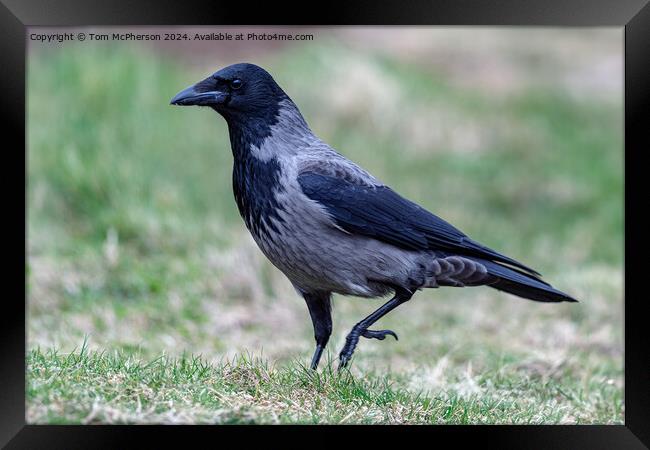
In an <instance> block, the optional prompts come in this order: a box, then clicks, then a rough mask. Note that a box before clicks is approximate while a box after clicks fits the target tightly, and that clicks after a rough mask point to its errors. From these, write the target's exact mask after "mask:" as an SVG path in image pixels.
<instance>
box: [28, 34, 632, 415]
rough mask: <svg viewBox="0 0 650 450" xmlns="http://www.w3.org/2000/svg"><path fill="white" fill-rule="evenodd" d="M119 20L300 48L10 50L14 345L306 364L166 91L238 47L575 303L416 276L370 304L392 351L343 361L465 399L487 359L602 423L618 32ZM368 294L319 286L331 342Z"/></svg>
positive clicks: (308, 335)
mask: <svg viewBox="0 0 650 450" xmlns="http://www.w3.org/2000/svg"><path fill="white" fill-rule="evenodd" d="M116 30H118V29H114V28H92V29H89V28H86V29H82V28H80V29H70V28H67V29H65V30H63V29H59V30H57V29H46V28H31V29H30V30H29V32H30V33H32V32H36V33H48V32H63V31H66V32H70V31H72V32H78V31H84V32H86V33H89V32H96V33H111V32H113V31H116ZM118 31H122V32H125V31H133V32H140V33H145V32H149V33H152V32H155V33H165V32H174V33H188V34H190V35H194V33H197V32H198V33H210V32H224V33H225V32H229V33H233V34H235V33H240V32H241V33H244V34H246V33H248V32H251V31H253V32H257V33H261V32H266V33H270V32H278V33H290V34H295V33H304V34H313V40H310V41H293V42H278V41H247V40H244V41H241V42H236V41H229V42H217V41H207V42H206V41H187V42H183V41H181V42H178V41H162V42H150V43H148V42H125V41H106V42H104V41H102V42H97V41H95V42H91V41H88V40H87V41H85V42H64V43H50V44H47V43H41V42H34V41H31V42H30V43H29V54H28V90H27V96H28V111H27V127H28V129H27V132H28V155H27V158H28V185H27V205H28V236H27V241H28V242H27V244H28V267H27V280H28V346H29V347H30V348H36V347H40V348H42V349H47V348H56V349H58V350H60V351H62V352H66V351H71V350H73V349H74V348H79V347H80V346H81V345H82V343H83V341H84V338H87V340H88V346H89V347H90V348H91V349H98V350H105V351H109V352H110V351H114V350H120V351H122V352H127V353H133V354H135V355H138V356H139V357H142V358H145V359H146V358H153V357H155V356H157V355H160V354H161V353H165V354H169V355H179V354H182V353H184V352H185V353H195V354H201V355H203V357H204V358H206V359H208V360H210V361H219V360H220V359H222V358H224V357H229V356H232V355H234V354H237V353H241V352H244V351H250V352H252V353H255V354H261V355H262V356H263V357H264V358H268V359H269V360H271V361H273V362H274V363H277V364H280V365H281V364H287V363H288V362H289V361H291V360H295V359H300V360H304V361H305V363H306V362H308V360H309V358H310V357H311V353H312V351H313V345H314V342H313V331H312V328H311V322H310V320H309V316H308V313H307V309H306V307H305V305H304V301H303V300H302V299H301V298H299V297H298V296H297V295H296V293H295V292H294V290H293V288H292V287H291V285H290V284H289V282H288V281H287V279H286V278H285V277H284V276H283V275H282V273H280V272H279V271H278V270H277V269H275V268H274V267H273V266H272V265H271V264H270V263H268V262H267V261H266V259H265V258H264V257H263V255H262V254H261V252H260V251H259V250H258V249H257V247H256V246H255V244H254V242H253V241H252V239H251V238H250V237H249V234H248V232H247V231H246V229H245V227H244V225H243V223H242V221H241V219H240V217H239V215H238V212H237V208H236V205H235V202H234V199H233V196H232V191H231V169H232V154H231V151H230V143H229V140H228V132H227V127H226V124H225V122H224V121H223V120H222V119H221V118H220V117H219V116H218V115H217V114H215V113H213V112H211V111H210V110H207V109H201V108H175V107H171V106H169V100H170V99H171V97H172V96H173V95H174V94H176V93H177V92H178V91H179V90H181V89H182V88H184V87H186V86H188V85H190V84H192V83H194V82H196V81H198V80H199V79H202V78H204V77H205V76H207V75H209V74H210V73H212V72H214V71H216V70H217V69H219V68H221V67H223V66H226V65H228V64H232V63H236V62H242V61H246V62H252V63H255V64H258V65H261V66H262V67H264V68H266V69H267V70H268V71H269V72H270V73H271V74H272V75H273V76H274V78H275V79H276V81H277V82H278V84H280V86H282V87H283V88H284V90H285V91H286V92H287V93H288V94H289V95H290V96H291V97H292V99H293V100H294V101H295V103H296V104H297V105H298V106H299V107H300V109H301V111H302V113H303V115H304V116H305V118H306V119H307V121H308V122H309V124H310V125H311V127H312V129H313V131H314V132H315V133H316V134H317V135H318V136H319V137H321V138H322V139H323V140H325V141H326V142H328V143H329V144H331V145H332V146H333V147H334V148H336V149H337V150H339V151H340V152H341V153H343V154H344V155H345V156H347V157H348V158H350V159H352V160H354V161H355V162H357V163H359V164H361V165H362V166H363V167H365V168H366V169H368V170H369V171H370V172H371V173H373V174H374V175H375V176H377V177H378V178H379V179H381V180H382V181H384V182H385V183H387V184H390V185H391V186H392V187H393V188H394V189H395V190H397V191H398V192H400V193H401V194H403V195H405V196H406V197H408V198H410V199H412V200H414V201H416V202H418V203H419V204H421V205H422V206H424V207H426V208H427V209H429V210H430V211H432V212H434V213H436V214H437V215H439V216H441V217H443V218H444V219H446V220H448V221H450V222H451V223H453V224H454V225H456V226H457V227H459V228H460V229H461V230H463V231H464V232H466V233H467V234H469V235H470V236H472V237H473V238H475V239H477V240H478V241H480V242H483V243H484V244H486V245H488V246H490V247H492V248H494V249H496V250H498V251H500V252H503V253H505V254H507V255H509V256H512V257H514V258H516V259H518V260H520V261H522V262H523V263H525V264H527V265H529V266H532V267H534V268H536V269H538V270H539V271H540V272H541V273H542V274H543V275H544V276H545V279H547V280H548V281H550V282H551V283H552V284H553V285H554V286H556V287H558V288H559V289H561V290H564V291H566V292H567V293H569V294H571V295H573V296H575V297H576V298H578V299H580V301H581V302H580V303H579V304H560V305H547V304H539V303H533V302H528V301H525V300H522V299H519V298H516V297H512V296H508V295H506V294H502V293H499V292H497V291H494V290H491V289H487V288H480V289H469V288H468V289H450V288H446V289H439V290H428V291H423V292H420V293H419V294H418V295H417V296H416V297H415V298H414V301H412V302H410V303H409V304H408V305H406V306H404V307H403V308H400V309H398V310H396V311H395V312H394V313H392V314H390V315H389V316H387V317H386V318H385V319H382V322H381V325H382V328H392V329H394V330H395V331H396V332H397V333H398V334H399V336H400V340H399V342H394V341H391V340H387V341H383V342H380V341H364V342H362V343H361V345H360V349H359V351H358V352H357V353H356V354H355V365H354V366H353V373H363V371H364V370H369V369H372V368H377V369H379V370H382V371H387V370H390V371H392V372H394V373H395V374H397V378H396V379H397V380H399V382H400V383H403V384H404V385H405V386H407V387H408V388H411V389H415V390H423V391H425V392H426V391H429V392H435V391H436V390H438V389H440V388H441V387H445V388H446V389H455V390H456V391H457V392H460V393H461V394H462V393H469V394H472V393H477V392H478V393H480V392H482V391H485V390H489V389H490V383H489V382H486V380H482V379H481V378H480V376H481V373H482V372H484V371H485V370H488V369H495V368H498V369H499V370H503V371H505V372H504V373H508V374H509V375H510V376H515V377H519V378H522V377H523V378H526V379H532V380H548V379H555V380H557V382H558V383H560V384H562V383H570V384H571V385H572V386H574V387H575V388H576V389H578V390H580V389H581V390H582V391H581V392H585V393H590V392H593V391H594V390H596V389H597V390H598V392H601V390H602V389H607V391H602V395H601V394H599V395H601V396H600V397H598V398H597V399H596V400H595V401H593V402H591V403H589V408H592V409H593V411H590V412H588V413H587V412H585V411H584V410H581V409H580V408H576V409H575V410H572V412H571V413H570V414H568V415H567V416H566V417H568V418H567V419H566V420H567V421H569V422H570V421H572V420H573V421H575V420H579V419H580V417H581V416H580V414H585V416H584V417H583V418H582V420H583V421H585V420H586V421H591V422H612V421H613V422H617V423H622V420H623V409H622V395H623V394H622V392H623V391H622V390H623V360H622V358H623V344H622V342H623V331H622V330H623V328H622V311H623V272H622V264H623V137H622V123H623V122H622V120H623V105H622V86H623V83H622V74H623V66H622V62H623V59H622V44H623V32H622V30H621V29H594V28H591V29H568V28H564V29H551V28H534V29H533V28H459V27H447V28H420V27H405V28H400V27H386V28H382V27H362V28H351V27H335V28H327V27H317V28H301V29H296V28H292V29H283V28H268V27H266V28H254V29H253V28H210V27H201V28H160V27H157V28H145V27H140V28H128V29H126V28H124V29H119V30H118ZM381 302H382V300H362V299H357V298H344V297H335V299H334V306H335V308H334V333H333V336H332V340H331V341H330V348H329V350H330V352H331V354H332V356H335V355H336V354H337V352H338V351H339V350H340V348H341V346H342V345H343V342H344V339H345V335H346V333H347V332H348V331H349V329H350V328H351V326H352V325H353V324H354V323H356V322H357V321H358V320H360V319H361V318H362V317H364V316H365V315H367V314H368V313H369V312H371V311H372V310H374V309H375V308H376V307H378V306H379V305H380V304H381ZM576 386H577V387H576ZM499 395H511V396H517V395H522V393H521V392H516V391H510V392H506V391H505V390H504V391H503V392H501V393H500V394H499ZM524 395H525V394H524ZM557 396H558V400H557V402H558V403H560V404H561V403H562V402H563V401H568V400H566V399H565V398H563V397H562V395H560V394H557ZM573 400H575V399H572V401H573ZM575 401H576V402H577V400H575ZM576 404H579V402H578V403H576ZM594 405H595V406H594ZM594 411H596V412H594ZM587 417H588V418H587Z"/></svg>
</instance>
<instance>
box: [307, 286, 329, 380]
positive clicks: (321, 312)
mask: <svg viewBox="0 0 650 450" xmlns="http://www.w3.org/2000/svg"><path fill="white" fill-rule="evenodd" d="M303 297H304V298H305V302H307V308H309V315H310V316H311V321H312V324H313V325H314V337H315V338H316V351H314V356H313V357H312V359H311V365H310V367H311V368H312V369H313V370H316V368H317V367H318V362H319V361H320V357H321V355H322V354H323V350H325V346H326V345H327V341H329V339H330V335H331V334H332V302H331V298H330V293H329V292H326V293H323V292H320V293H306V294H303Z"/></svg>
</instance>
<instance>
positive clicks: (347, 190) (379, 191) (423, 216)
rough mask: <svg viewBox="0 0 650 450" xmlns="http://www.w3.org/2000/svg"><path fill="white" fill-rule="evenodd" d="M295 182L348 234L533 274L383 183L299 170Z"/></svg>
mask: <svg viewBox="0 0 650 450" xmlns="http://www.w3.org/2000/svg"><path fill="white" fill-rule="evenodd" d="M298 183H299V184H300V187H301V188H302V191H303V192H304V193H305V195H306V196H307V197H309V198H310V199H312V200H315V201H317V202H318V203H320V204H322V205H323V206H324V207H325V208H326V210H327V212H328V213H329V214H330V215H331V216H332V219H333V220H334V221H335V222H336V224H337V225H338V226H339V227H341V228H343V229H344V230H346V231H348V232H350V233H356V234H361V235H364V236H369V237H372V238H374V239H377V240H380V241H383V242H386V243H389V244H392V245H395V246H397V247H401V248H404V249H407V250H442V251H447V252H451V253H455V254H459V255H467V256H476V257H479V258H484V259H487V260H491V261H498V262H501V263H505V264H509V265H511V266H514V267H517V268H519V269H522V270H524V271H526V272H528V273H530V274H534V275H539V274H538V273H537V272H536V271H534V270H532V269H530V268H529V267H526V266H525V265H523V264H521V263H520V262H518V261H515V260H514V259H512V258H508V257H507V256H505V255H502V254H500V253H498V252H495V251H494V250H492V249H489V248H487V247H485V246H483V245H481V244H479V243H478V242H476V241H474V240H472V239H470V238H469V237H467V235H465V234H464V233H463V232H462V231H460V230H458V229H457V228H455V227H453V226H452V225H451V224H449V223H448V222H445V221H444V220H442V219H441V218H440V217H438V216H436V215H434V214H432V213H430V212H429V211H427V210H425V209H424V208H422V207H420V206H418V205H417V204H415V203H413V202H411V201H409V200H407V199H405V198H404V197H402V196H400V195H399V194H397V193H396V192H395V191H393V190H392V189H391V188H389V187H387V186H367V185H360V184H355V183H352V182H350V181H347V180H343V179H341V178H336V177H332V176H329V175H323V174H319V173H316V172H303V173H302V174H300V175H299V176H298Z"/></svg>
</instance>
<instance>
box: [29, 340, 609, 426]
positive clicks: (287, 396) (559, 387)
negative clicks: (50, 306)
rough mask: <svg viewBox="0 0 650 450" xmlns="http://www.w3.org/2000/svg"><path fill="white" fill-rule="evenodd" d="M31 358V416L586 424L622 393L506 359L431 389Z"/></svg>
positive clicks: (254, 364)
mask: <svg viewBox="0 0 650 450" xmlns="http://www.w3.org/2000/svg"><path fill="white" fill-rule="evenodd" d="M28 363H29V368H30V371H31V373H32V374H33V376H34V378H36V380H37V381H34V382H32V383H30V385H29V389H28V395H29V396H30V398H31V399H32V402H33V404H34V406H33V407H32V408H31V409H30V410H29V417H28V419H29V420H30V422H37V423H59V424H66V423H83V424H93V423H119V424H129V423H142V422H151V423H215V424H250V423H276V424H277V423H299V424H319V423H324V422H326V423H332V424H344V423H360V424H395V423H400V424H471V423H515V424H538V423H583V422H585V421H586V422H591V421H593V420H594V419H596V420H599V421H603V422H606V421H608V420H610V419H611V417H612V416H614V415H616V412H617V411H616V405H617V404H619V403H620V402H621V398H620V396H621V392H620V390H619V389H618V388H617V387H616V386H615V385H614V383H613V382H612V380H606V379H602V380H598V376H596V377H594V378H592V380H591V381H590V382H589V383H585V382H584V381H581V380H578V379H572V380H570V383H567V380H561V381H560V380H559V379H557V378H555V377H550V378H543V377H539V378H538V377H527V376H526V377H521V376H520V375H521V372H520V371H518V369H517V367H516V365H513V364H508V363H505V362H503V361H501V362H499V365H498V366H495V368H494V369H491V370H487V371H485V372H483V373H482V374H481V376H480V377H479V378H478V379H477V380H476V381H470V380H469V379H467V378H466V379H461V380H459V381H458V383H457V384H456V385H451V386H449V387H451V389H449V388H447V389H441V390H440V391H438V392H436V393H435V394H423V393H421V392H418V391H415V390H414V389H413V387H412V386H411V385H410V384H409V383H411V384H412V382H413V381H414V380H415V379H417V377H419V374H414V373H405V374H402V375H400V376H399V377H396V378H395V377H391V376H388V375H386V374H380V373H372V372H371V373H368V374H366V375H365V376H364V377H355V376H353V375H352V374H351V373H350V372H349V371H343V372H341V373H339V372H337V370H336V369H334V368H333V367H334V365H333V364H332V360H331V359H330V360H329V361H326V364H324V366H325V367H324V368H323V369H322V370H321V371H320V372H313V371H312V370H310V369H309V368H308V367H306V366H305V365H304V364H302V363H301V362H299V361H298V362H295V361H294V362H292V363H291V364H287V365H283V366H282V367H275V366H271V365H269V362H268V361H267V360H266V359H262V358H259V357H253V356H251V355H249V354H244V355H240V356H238V357H236V358H233V359H232V360H228V361H225V362H220V363H218V364H210V363H207V362H206V361H205V360H203V359H201V358H200V357H196V356H186V355H183V356H181V357H179V358H169V357H166V356H161V357H158V358H156V359H153V360H150V361H148V362H143V361H141V360H139V359H136V358H133V357H132V356H126V355H124V354H120V353H112V354H108V353H106V352H87V350H85V349H84V348H82V349H81V350H80V351H77V352H72V353H69V354H66V355H60V354H58V353H57V352H56V351H55V350H49V351H46V352H43V351H41V350H40V349H35V350H32V351H31V352H30V355H29V358H28ZM465 375H466V376H469V377H471V374H465ZM599 375H601V376H602V374H599ZM597 380H598V381H597ZM458 385H464V389H460V390H459V389H458ZM586 392H589V395H587V394H586ZM521 393H526V395H525V396H522V395H521ZM576 406H579V407H580V408H579V412H577V414H576Z"/></svg>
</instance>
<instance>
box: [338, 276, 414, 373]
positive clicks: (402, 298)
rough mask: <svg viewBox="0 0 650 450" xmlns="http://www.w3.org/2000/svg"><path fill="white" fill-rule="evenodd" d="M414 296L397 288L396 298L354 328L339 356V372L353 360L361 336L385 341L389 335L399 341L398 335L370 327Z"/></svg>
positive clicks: (405, 290)
mask: <svg viewBox="0 0 650 450" xmlns="http://www.w3.org/2000/svg"><path fill="white" fill-rule="evenodd" d="M412 296H413V292H411V291H409V290H407V289H404V288H396V289H395V296H394V297H393V298H392V299H390V300H389V301H387V302H386V303H384V305H382V306H381V307H380V308H379V309H377V310H376V311H375V312H373V313H372V314H370V315H369V316H368V317H366V318H365V319H363V320H362V321H361V322H359V323H357V324H356V325H355V326H354V327H352V331H350V333H349V334H348V335H347V337H346V338H345V346H344V347H343V350H341V353H340V354H339V370H340V369H342V368H343V367H345V366H346V365H347V364H348V362H349V361H350V358H352V353H354V349H355V348H356V346H357V344H358V343H359V337H360V336H363V337H365V338H368V339H379V340H384V339H385V338H386V336H387V335H391V336H393V337H395V339H397V335H396V334H395V333H394V332H393V331H391V330H369V329H368V327H369V326H371V325H372V324H373V323H375V322H377V321H378V320H379V319H381V318H382V317H383V316H385V315H386V314H388V313H389V312H390V311H392V310H393V309H395V308H397V307H398V306H399V305H401V304H402V303H404V302H407V301H409V300H410V299H411V297H412Z"/></svg>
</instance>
